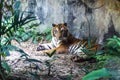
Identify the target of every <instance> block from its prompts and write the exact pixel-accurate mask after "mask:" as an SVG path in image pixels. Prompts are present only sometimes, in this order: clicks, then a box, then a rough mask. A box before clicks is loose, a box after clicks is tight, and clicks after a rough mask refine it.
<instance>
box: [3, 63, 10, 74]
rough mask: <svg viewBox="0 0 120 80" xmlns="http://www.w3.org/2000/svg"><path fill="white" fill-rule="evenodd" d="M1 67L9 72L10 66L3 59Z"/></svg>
mask: <svg viewBox="0 0 120 80" xmlns="http://www.w3.org/2000/svg"><path fill="white" fill-rule="evenodd" d="M2 67H3V68H4V69H5V70H6V71H7V72H9V73H10V71H11V69H10V66H9V65H8V64H7V62H5V61H2Z"/></svg>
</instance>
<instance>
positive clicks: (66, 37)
mask: <svg viewBox="0 0 120 80" xmlns="http://www.w3.org/2000/svg"><path fill="white" fill-rule="evenodd" d="M52 26H53V28H52V31H51V34H52V41H51V43H47V44H40V46H39V47H38V48H37V51H42V52H44V53H52V52H53V51H56V53H70V54H79V53H81V52H82V49H83V48H87V49H89V50H97V49H98V46H99V45H98V44H92V45H91V48H89V47H88V41H87V40H80V39H77V38H75V37H74V36H73V35H72V34H71V33H70V32H69V31H68V27H67V24H66V23H64V24H57V25H56V24H53V25H52Z"/></svg>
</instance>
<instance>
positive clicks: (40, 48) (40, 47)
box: [37, 45, 45, 51]
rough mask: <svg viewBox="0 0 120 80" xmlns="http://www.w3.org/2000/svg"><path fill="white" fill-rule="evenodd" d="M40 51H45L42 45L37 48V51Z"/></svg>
mask: <svg viewBox="0 0 120 80" xmlns="http://www.w3.org/2000/svg"><path fill="white" fill-rule="evenodd" d="M42 50H45V47H44V46H42V45H39V47H37V51H42Z"/></svg>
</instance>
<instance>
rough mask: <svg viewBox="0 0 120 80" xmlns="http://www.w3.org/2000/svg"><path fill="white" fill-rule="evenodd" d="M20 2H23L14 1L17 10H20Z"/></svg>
mask: <svg viewBox="0 0 120 80" xmlns="http://www.w3.org/2000/svg"><path fill="white" fill-rule="evenodd" d="M20 4H21V2H20V1H16V2H15V3H14V5H13V8H14V9H15V10H18V9H19V7H20Z"/></svg>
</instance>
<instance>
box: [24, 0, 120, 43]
mask: <svg viewBox="0 0 120 80" xmlns="http://www.w3.org/2000/svg"><path fill="white" fill-rule="evenodd" d="M25 1H26V2H27V5H28V7H29V9H28V10H29V11H32V12H34V14H33V15H35V16H36V17H37V18H38V19H39V21H40V31H42V30H45V28H48V27H51V24H52V23H55V24H58V23H64V22H67V23H68V25H69V29H70V32H71V33H72V34H73V35H75V36H76V37H78V38H81V39H82V38H83V37H88V36H92V37H97V39H98V40H97V41H98V43H102V42H103V40H104V41H105V39H106V38H107V37H112V36H113V35H118V36H120V0H25Z"/></svg>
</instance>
